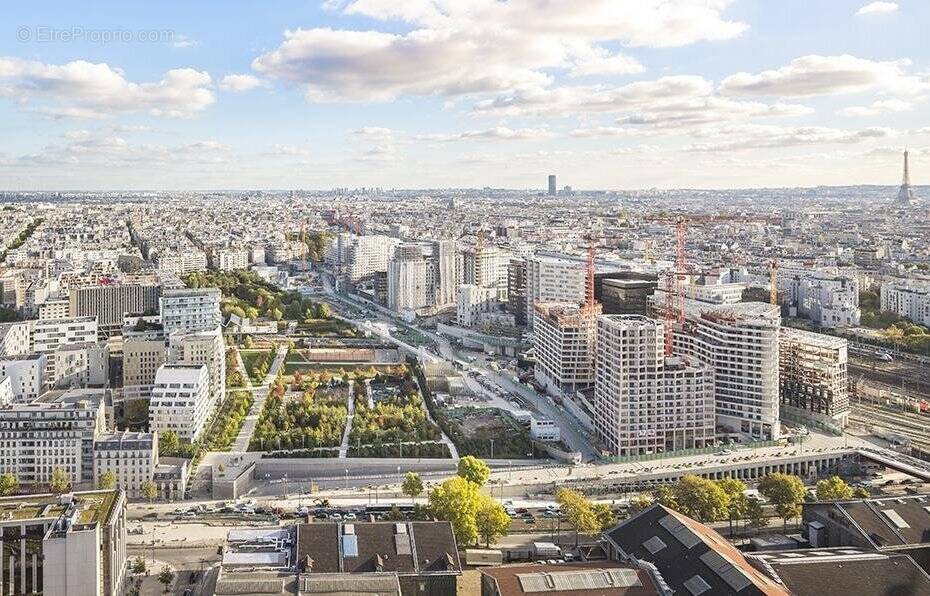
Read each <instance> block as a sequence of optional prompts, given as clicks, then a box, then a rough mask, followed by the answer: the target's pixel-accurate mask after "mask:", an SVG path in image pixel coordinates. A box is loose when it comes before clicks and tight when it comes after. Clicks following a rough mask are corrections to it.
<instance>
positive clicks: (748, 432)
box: [650, 292, 781, 441]
mask: <svg viewBox="0 0 930 596" xmlns="http://www.w3.org/2000/svg"><path fill="white" fill-rule="evenodd" d="M661 294H662V293H659V292H657V293H656V295H654V296H652V297H651V298H650V309H651V311H652V313H653V316H655V317H656V318H663V317H664V318H666V320H667V321H668V319H669V317H666V313H667V311H668V309H669V308H672V309H674V311H675V313H676V314H677V313H680V317H681V320H680V321H678V320H675V319H672V320H671V321H670V322H667V323H666V325H667V326H669V327H670V329H669V328H667V329H666V333H665V335H666V340H668V339H671V344H672V349H671V350H670V352H668V353H670V355H675V356H682V357H685V358H686V359H688V360H689V361H691V362H700V363H702V364H705V365H707V366H709V367H711V369H712V370H713V371H714V391H715V394H714V404H715V413H716V425H717V433H718V434H720V435H724V436H734V437H736V436H739V437H742V438H748V439H752V440H765V441H767V440H772V439H777V438H779V434H780V430H781V426H780V421H779V407H778V336H779V335H778V334H779V329H780V327H781V317H780V316H779V312H778V307H777V306H773V305H770V304H766V303H764V302H741V303H738V304H710V303H707V302H700V301H697V300H690V299H682V300H681V303H680V307H678V306H677V305H676V304H675V303H674V302H673V303H672V304H671V305H669V304H668V303H667V302H666V301H665V300H663V297H662V296H661Z"/></svg>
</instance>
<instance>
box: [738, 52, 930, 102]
mask: <svg viewBox="0 0 930 596" xmlns="http://www.w3.org/2000/svg"><path fill="white" fill-rule="evenodd" d="M910 64H911V63H910V61H909V60H895V61H892V62H876V61H873V60H866V59H864V58H857V57H855V56H850V55H848V54H843V55H841V56H818V55H809V56H801V57H800V58H795V59H794V60H792V61H791V62H790V63H789V64H788V65H787V66H782V67H781V68H777V69H774V70H765V71H762V72H760V73H758V74H751V73H748V72H739V73H736V74H734V75H730V76H728V77H727V78H725V79H724V80H723V83H722V84H721V86H720V87H721V91H722V92H723V93H728V94H732V95H776V96H794V97H801V96H812V95H828V94H836V93H856V92H860V91H866V90H870V89H878V90H881V91H887V92H914V91H919V90H923V89H926V88H927V82H926V81H920V80H919V79H918V78H917V77H913V76H909V75H907V74H906V73H905V67H907V66H910Z"/></svg>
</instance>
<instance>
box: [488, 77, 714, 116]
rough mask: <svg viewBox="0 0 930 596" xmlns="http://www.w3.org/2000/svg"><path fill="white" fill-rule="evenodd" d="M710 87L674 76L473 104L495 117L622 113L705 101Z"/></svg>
mask: <svg viewBox="0 0 930 596" xmlns="http://www.w3.org/2000/svg"><path fill="white" fill-rule="evenodd" d="M712 91H713V84H712V83H711V82H710V81H707V80H705V79H704V78H702V77H698V76H689V75H676V76H668V77H662V78H660V79H657V80H654V81H640V82H637V83H630V84H628V85H623V86H621V87H604V86H597V85H586V86H575V87H557V88H555V89H528V90H525V91H518V92H516V93H513V94H511V95H509V96H501V97H496V98H494V99H488V100H482V101H479V102H478V103H476V104H475V107H474V111H475V113H477V114H488V115H495V116H543V115H545V116H554V115H571V114H575V113H578V112H601V113H607V112H622V111H629V110H633V109H636V108H641V107H645V106H647V105H649V104H652V103H654V102H660V101H668V100H669V99H670V98H672V99H680V98H693V97H704V96H707V95H709V94H710V93H711V92H712Z"/></svg>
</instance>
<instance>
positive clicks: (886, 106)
mask: <svg viewBox="0 0 930 596" xmlns="http://www.w3.org/2000/svg"><path fill="white" fill-rule="evenodd" d="M913 107H914V106H913V104H911V102H909V101H904V100H903V99H880V100H878V101H873V102H872V103H871V104H870V105H868V106H850V107H848V108H843V109H842V110H839V111H837V114H839V115H840V116H879V115H881V114H887V113H892V112H906V111H908V110H910V109H911V108H913Z"/></svg>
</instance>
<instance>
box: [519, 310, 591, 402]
mask: <svg viewBox="0 0 930 596" xmlns="http://www.w3.org/2000/svg"><path fill="white" fill-rule="evenodd" d="M533 308H534V313H535V320H536V326H535V328H534V330H533V338H534V341H533V346H534V348H535V350H536V367H535V371H534V372H535V377H536V380H537V382H539V383H540V384H542V385H544V386H545V387H546V388H547V389H549V390H550V391H553V392H554V393H556V394H559V393H574V392H575V391H578V390H581V389H586V388H588V387H591V386H592V385H593V384H594V345H595V340H596V337H597V316H598V315H599V314H601V306H600V304H593V305H591V306H587V305H578V304H571V303H565V302H541V303H536V304H535V305H534V307H533Z"/></svg>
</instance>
